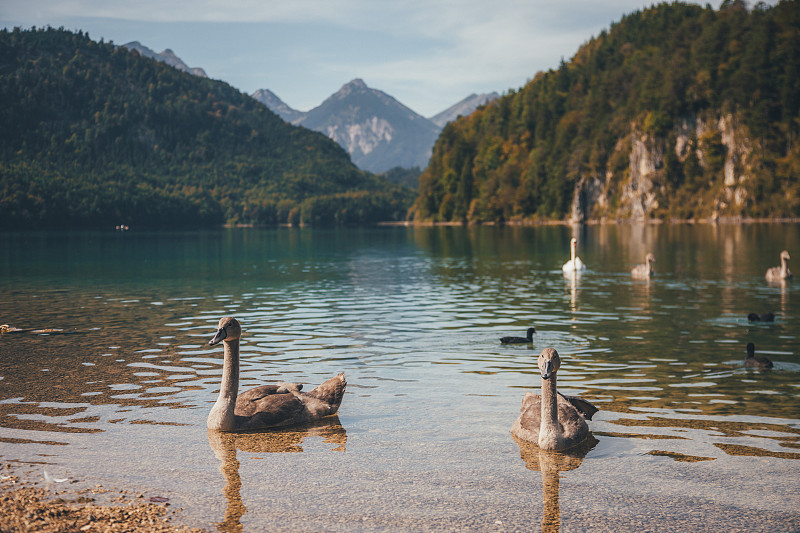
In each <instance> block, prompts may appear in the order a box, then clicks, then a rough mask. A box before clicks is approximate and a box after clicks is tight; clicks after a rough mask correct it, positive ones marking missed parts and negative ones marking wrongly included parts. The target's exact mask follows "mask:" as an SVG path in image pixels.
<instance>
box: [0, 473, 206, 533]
mask: <svg viewBox="0 0 800 533" xmlns="http://www.w3.org/2000/svg"><path fill="white" fill-rule="evenodd" d="M0 472H2V473H0V531H3V532H9V533H10V532H17V531H38V532H54V533H55V532H75V531H77V532H84V531H102V532H108V531H114V532H118V531H147V532H159V533H171V532H182V533H189V532H198V533H199V532H202V531H203V530H202V529H193V528H189V527H186V526H182V525H180V524H179V522H180V512H181V510H180V509H171V508H170V504H169V501H164V500H166V498H161V497H158V496H150V495H148V494H145V493H143V492H136V493H130V492H128V491H126V490H121V489H107V488H104V487H102V486H100V485H95V486H94V487H93V488H88V487H86V484H87V483H90V482H89V481H86V480H84V481H78V480H63V481H61V480H59V479H58V478H55V480H53V479H52V478H51V480H50V481H49V482H48V481H47V480H45V479H43V478H41V477H39V476H36V475H34V474H33V471H31V470H29V468H27V467H24V466H21V465H12V464H11V463H6V464H3V465H2V467H1V470H0ZM36 477H39V480H37V479H36Z"/></svg>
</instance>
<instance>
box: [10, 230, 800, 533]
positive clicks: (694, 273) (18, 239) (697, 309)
mask: <svg viewBox="0 0 800 533" xmlns="http://www.w3.org/2000/svg"><path fill="white" fill-rule="evenodd" d="M572 235H575V236H576V237H577V238H578V240H579V245H578V253H579V255H580V256H581V258H582V259H583V260H584V261H585V262H586V263H587V265H588V270H587V271H586V272H585V273H584V274H583V275H582V276H580V278H578V279H567V278H565V277H564V276H563V275H562V273H561V270H560V266H561V264H562V263H563V262H564V261H565V260H566V259H567V258H568V256H569V239H570V237H571V236H572ZM783 249H788V250H789V251H790V253H792V254H794V256H795V257H796V258H797V259H795V260H794V261H793V262H790V265H794V266H795V271H797V272H798V273H800V225H797V224H749V225H718V226H715V225H706V224H699V225H669V224H664V225H646V226H636V225H621V226H614V225H612V226H588V227H581V228H570V227H566V226H547V227H506V228H494V227H476V228H453V227H435V228H430V227H428V228H405V227H382V228H372V229H340V230H318V229H314V230H311V229H288V228H283V229H226V230H218V231H204V232H148V233H143V232H138V231H135V228H134V230H132V231H128V232H124V233H117V232H113V231H110V232H23V233H0V323H5V324H9V325H11V326H14V327H17V328H22V329H30V328H33V329H41V328H57V329H62V330H64V331H63V332H54V333H50V334H46V333H36V332H32V331H25V332H18V333H6V334H3V335H0V461H2V462H3V463H5V462H13V463H16V464H18V465H20V467H22V468H24V469H26V471H28V472H29V473H30V475H31V476H32V477H34V478H41V476H43V475H44V471H45V470H47V471H48V472H49V473H50V475H52V476H56V477H66V478H69V479H70V480H71V481H75V482H76V483H73V486H76V487H78V486H82V484H84V485H87V486H92V487H93V486H95V484H102V485H103V486H105V487H117V488H125V489H132V490H139V491H147V492H146V493H147V495H150V496H160V497H163V498H169V501H170V504H171V506H172V507H171V508H173V509H176V508H182V509H183V511H182V512H181V513H180V515H179V516H180V519H181V520H182V521H183V522H184V523H186V524H188V525H192V526H199V527H204V528H207V529H209V530H217V529H219V530H221V531H241V530H243V531H260V530H267V529H269V530H277V531H288V530H294V531H376V530H377V531H382V530H415V531H420V530H421V531H424V530H433V531H531V530H534V531H536V530H540V529H541V530H544V531H558V530H560V531H582V530H591V531H604V530H608V531H675V530H699V531H710V530H713V531H720V530H730V531H769V532H775V531H797V530H798V529H800V460H798V459H800V328H799V327H798V320H800V293H798V289H799V288H800V280H795V281H794V282H793V283H794V285H792V282H790V283H788V284H786V285H785V286H771V285H768V284H767V283H766V281H765V279H764V272H765V270H766V269H767V268H768V267H770V266H775V265H778V263H779V259H778V255H779V253H780V251H781V250H783ZM647 252H653V253H654V254H655V257H656V261H657V262H656V264H655V267H656V270H657V276H656V277H655V278H654V279H652V280H651V281H650V282H643V281H633V280H631V276H630V273H629V272H630V269H631V267H632V266H633V265H634V264H635V263H641V262H643V259H644V255H645V253H647ZM767 311H772V312H774V313H775V315H776V319H775V321H774V322H772V323H749V322H748V321H747V318H746V316H747V314H748V313H750V312H760V313H763V312H767ZM225 315H232V316H236V317H237V318H239V320H240V321H241V322H242V324H243V328H244V338H243V341H242V369H241V372H242V382H241V385H240V387H241V388H242V389H244V388H249V387H251V386H255V385H257V384H260V383H262V382H270V381H274V380H279V379H280V380H291V381H299V382H303V383H306V384H307V388H310V387H311V386H313V385H316V384H318V383H320V382H321V381H323V380H324V379H326V378H327V377H330V376H333V375H334V374H336V373H338V372H341V371H344V372H346V375H347V380H348V388H347V393H346V395H345V399H344V401H343V403H342V406H341V408H340V410H339V414H338V416H337V417H333V418H332V419H329V420H327V421H326V422H325V423H324V424H321V425H320V426H318V427H313V428H304V429H299V430H285V431H277V432H265V433H256V434H240V435H231V434H223V435H220V434H214V433H210V434H209V432H207V430H206V427H205V420H206V416H207V413H208V410H209V409H210V407H211V405H212V404H213V402H214V400H215V398H216V393H217V391H218V388H219V379H220V374H221V364H222V348H221V347H219V346H217V347H214V348H209V347H208V346H207V345H206V342H207V341H208V340H209V339H210V338H211V337H212V336H213V334H214V332H215V327H216V324H217V321H218V320H219V318H220V317H221V316H225ZM531 325H533V326H535V327H536V330H537V333H536V335H535V338H534V341H533V343H532V344H531V345H525V344H523V345H518V346H502V345H501V344H500V343H499V340H498V339H499V337H501V336H504V335H524V332H525V330H526V329H527V327H529V326H531ZM747 342H753V343H755V346H756V351H757V353H758V354H760V355H766V356H768V357H769V358H770V359H772V360H773V361H774V363H775V368H774V369H772V370H770V371H757V370H752V369H748V368H745V367H744V365H743V359H744V357H745V344H746V343H747ZM545 347H554V348H556V349H557V350H558V351H559V353H560V354H561V358H562V367H561V370H560V372H559V381H558V385H559V390H561V391H562V392H564V393H567V394H579V395H581V396H582V397H584V398H586V399H588V400H590V401H592V402H593V403H595V405H597V406H598V407H600V409H601V410H600V411H599V412H598V413H597V414H596V415H595V417H594V420H593V421H592V422H590V423H589V426H590V428H591V429H592V431H593V436H594V439H593V440H591V441H589V442H588V443H587V445H586V446H584V447H582V448H581V449H579V450H576V451H574V452H573V453H571V454H553V453H540V452H539V451H538V450H537V449H536V448H535V447H531V446H526V445H524V444H521V443H517V442H515V441H514V439H513V438H512V437H511V435H510V433H509V429H510V427H511V424H512V422H513V421H514V419H515V418H516V416H517V414H518V412H519V406H520V403H521V400H522V397H523V395H524V394H525V392H526V391H527V390H537V391H538V389H539V387H540V377H539V373H538V370H537V368H536V356H537V355H538V353H539V352H540V351H541V350H542V349H543V348H545Z"/></svg>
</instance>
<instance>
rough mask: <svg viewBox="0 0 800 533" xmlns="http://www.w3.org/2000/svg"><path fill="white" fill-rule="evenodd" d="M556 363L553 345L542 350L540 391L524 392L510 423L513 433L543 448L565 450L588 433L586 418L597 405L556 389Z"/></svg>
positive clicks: (555, 352) (559, 362)
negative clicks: (538, 392)
mask: <svg viewBox="0 0 800 533" xmlns="http://www.w3.org/2000/svg"><path fill="white" fill-rule="evenodd" d="M560 367H561V358H560V357H559V356H558V352H557V351H556V350H555V349H553V348H545V349H544V350H542V353H541V354H539V370H540V371H541V373H542V395H541V396H539V395H538V394H533V393H532V392H529V393H527V394H525V397H524V398H523V400H522V408H521V409H520V415H519V417H518V418H517V420H516V421H515V422H514V425H513V426H512V427H511V434H512V435H513V436H515V437H517V438H518V439H521V440H524V441H527V442H531V443H533V444H537V445H538V446H539V448H542V449H544V450H565V449H567V448H571V447H573V446H575V445H577V444H580V443H581V442H582V441H583V440H584V439H586V437H588V436H589V426H588V425H587V424H586V420H591V419H592V415H594V414H595V413H596V412H597V407H595V406H594V405H592V404H591V403H589V402H587V401H586V400H583V399H581V398H577V397H574V396H564V395H563V394H560V393H558V392H557V390H556V373H557V372H558V369H559V368H560Z"/></svg>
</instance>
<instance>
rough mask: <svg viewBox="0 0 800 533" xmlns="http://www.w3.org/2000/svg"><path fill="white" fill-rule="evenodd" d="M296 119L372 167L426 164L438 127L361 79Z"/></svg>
mask: <svg viewBox="0 0 800 533" xmlns="http://www.w3.org/2000/svg"><path fill="white" fill-rule="evenodd" d="M293 123H294V124H297V125H300V126H305V127H306V128H309V129H312V130H316V131H319V132H322V133H324V134H325V135H327V136H328V137H330V138H331V139H333V140H334V141H336V142H337V143H339V144H340V145H341V146H343V147H344V148H345V150H347V151H348V153H349V154H350V157H351V158H352V160H353V163H355V164H356V165H357V166H358V167H359V168H362V169H364V170H369V171H372V172H384V171H386V170H389V169H391V168H394V167H404V168H411V167H424V166H425V165H427V163H428V158H430V155H431V148H432V147H433V143H434V142H435V141H436V137H437V136H438V135H439V131H440V130H439V127H438V126H436V124H434V123H433V122H431V121H430V120H428V119H427V118H425V117H423V116H421V115H418V114H417V113H415V112H414V111H412V110H411V109H409V108H408V107H406V106H405V105H403V104H401V103H400V102H398V101H397V100H395V99H394V98H393V97H391V96H389V95H388V94H386V93H384V92H383V91H379V90H377V89H371V88H369V87H367V85H366V84H365V83H364V81H363V80H361V79H355V80H353V81H351V82H350V83H347V84H346V85H344V86H343V87H342V88H341V89H340V90H339V91H337V92H336V93H334V94H333V95H331V96H330V97H329V98H328V99H326V100H325V101H324V102H323V103H322V104H321V105H319V106H318V107H316V108H314V109H312V110H311V111H309V112H308V113H305V114H304V115H303V116H302V117H300V118H298V119H296V120H294V121H293Z"/></svg>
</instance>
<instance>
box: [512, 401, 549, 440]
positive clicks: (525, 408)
mask: <svg viewBox="0 0 800 533" xmlns="http://www.w3.org/2000/svg"><path fill="white" fill-rule="evenodd" d="M541 425H542V397H541V396H539V395H538V394H534V393H532V392H528V393H526V394H525V397H524V398H523V399H522V407H520V410H519V417H517V419H516V420H515V421H514V425H513V426H511V434H512V435H514V436H515V437H517V438H519V439H522V440H524V441H528V442H533V443H534V444H536V443H538V442H539V428H540V427H541Z"/></svg>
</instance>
